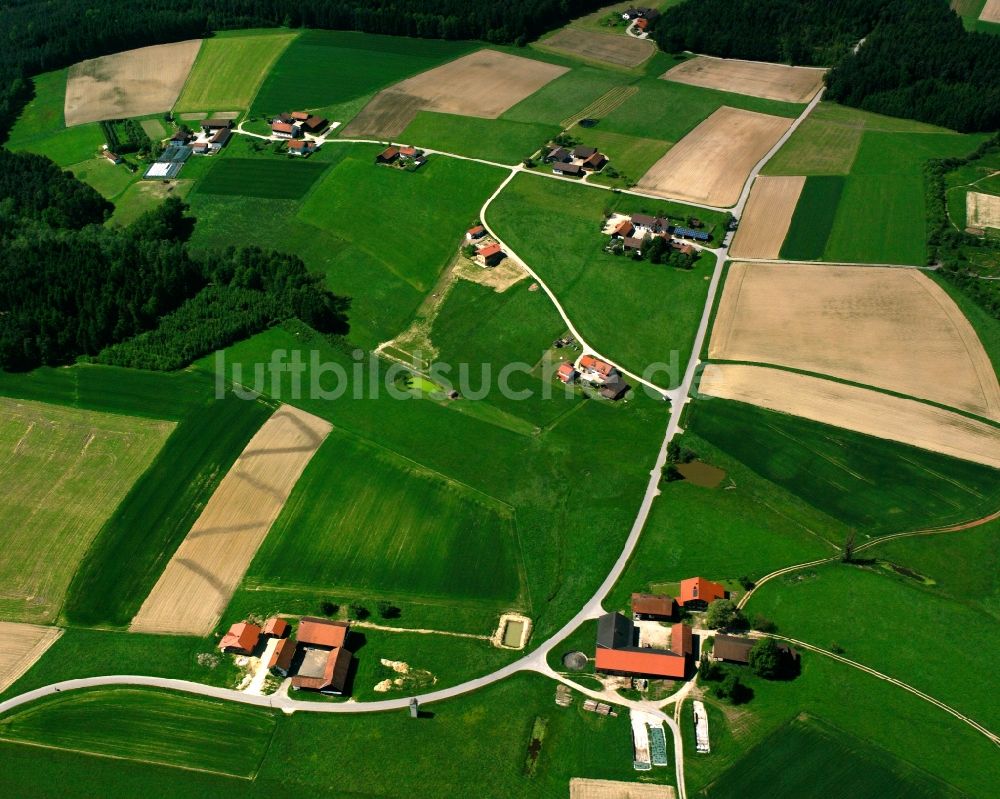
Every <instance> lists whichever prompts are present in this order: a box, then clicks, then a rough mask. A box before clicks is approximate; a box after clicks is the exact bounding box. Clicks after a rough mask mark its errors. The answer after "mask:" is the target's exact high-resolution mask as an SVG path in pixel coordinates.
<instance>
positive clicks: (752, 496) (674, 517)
mask: <svg viewBox="0 0 1000 799" xmlns="http://www.w3.org/2000/svg"><path fill="white" fill-rule="evenodd" d="M713 404H714V401H713ZM686 426H687V425H686ZM695 427H696V428H697V424H695ZM680 443H681V446H682V447H685V448H686V449H689V450H691V451H692V452H694V453H695V454H696V455H697V456H698V458H699V459H701V460H703V461H704V462H706V463H710V464H712V465H713V466H716V467H718V468H720V469H724V470H725V472H726V477H725V479H724V480H723V482H722V483H721V484H720V485H719V486H718V487H717V488H706V487H703V486H698V485H694V484H693V483H690V482H688V481H686V480H680V481H675V482H672V483H664V484H663V485H661V487H660V488H661V491H662V492H663V494H662V496H661V497H660V498H659V499H657V500H656V502H654V503H653V510H652V513H651V514H650V516H649V520H648V521H647V522H646V528H645V529H644V530H643V533H642V538H640V539H639V545H638V547H637V548H636V551H635V554H634V555H633V556H632V560H631V561H630V562H629V565H628V568H627V569H626V570H625V573H624V574H623V575H622V577H621V579H620V580H619V581H618V583H617V584H616V585H615V588H614V590H613V591H612V593H611V595H610V596H609V598H608V600H607V601H606V602H605V607H607V608H616V609H625V608H626V607H627V606H628V602H629V596H630V595H631V594H632V593H633V592H635V591H652V592H656V591H658V590H661V588H660V587H661V586H664V585H667V584H671V583H677V582H679V581H680V580H682V579H684V578H686V577H691V576H693V575H703V576H704V577H707V578H709V579H712V580H717V581H726V582H728V583H729V584H731V585H735V584H736V583H737V581H738V580H739V578H740V577H749V578H750V579H751V580H756V579H759V578H760V577H762V576H763V575H765V574H768V573H769V572H772V571H774V570H775V569H779V568H781V567H783V566H791V565H793V564H796V563H803V562H806V561H810V560H817V559H819V558H824V557H831V556H833V555H836V554H837V552H838V546H839V544H840V543H841V542H842V541H843V538H844V535H845V533H846V531H847V528H846V526H845V525H844V524H843V523H842V522H840V521H838V520H836V519H833V518H831V517H830V516H827V515H826V514H824V513H822V512H821V511H818V510H816V509H815V508H813V507H812V506H810V505H808V504H807V503H806V502H805V501H803V500H802V499H801V498H800V497H798V496H796V495H795V494H793V493H792V492H790V491H788V490H787V489H786V488H783V487H781V486H780V485H778V484H777V483H775V482H773V481H771V480H768V479H767V478H766V477H764V476H762V475H761V474H758V473H757V472H756V471H754V470H753V469H752V468H750V467H748V466H746V465H745V464H743V463H741V462H740V461H738V460H736V459H735V458H733V457H731V456H729V455H727V454H726V453H725V452H723V451H721V450H720V449H718V448H716V447H714V446H713V445H712V444H710V443H708V441H706V440H704V439H702V438H700V437H698V436H697V435H695V434H694V433H690V432H688V433H686V434H685V435H684V437H683V438H682V439H681V441H680Z"/></svg>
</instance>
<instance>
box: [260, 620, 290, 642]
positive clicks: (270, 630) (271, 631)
mask: <svg viewBox="0 0 1000 799" xmlns="http://www.w3.org/2000/svg"><path fill="white" fill-rule="evenodd" d="M260 632H261V635H273V636H274V637H275V638H284V637H285V633H287V632H288V622H287V621H285V620H284V619H279V618H278V617H277V616H272V617H271V618H270V619H268V620H267V621H265V622H264V627H263V629H261V631H260Z"/></svg>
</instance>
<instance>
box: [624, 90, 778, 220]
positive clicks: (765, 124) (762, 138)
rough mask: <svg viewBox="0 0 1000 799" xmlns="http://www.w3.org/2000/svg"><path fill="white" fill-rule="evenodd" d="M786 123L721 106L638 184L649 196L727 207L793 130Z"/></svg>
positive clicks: (774, 117)
mask: <svg viewBox="0 0 1000 799" xmlns="http://www.w3.org/2000/svg"><path fill="white" fill-rule="evenodd" d="M791 124H792V120H791V119H786V118H785V117H776V116H771V115H770V114H758V113H757V112H755V111H743V110H740V109H736V108H729V107H728V106H722V107H721V108H719V109H718V110H716V111H715V113H714V114H712V115H711V116H710V117H709V118H708V119H706V120H705V121H703V122H702V123H701V124H700V125H698V127H696V128H695V129H694V130H692V131H691V132H690V133H689V134H688V135H687V136H685V137H684V138H683V139H681V140H680V142H678V143H677V144H675V145H674V146H673V147H672V148H671V149H670V150H669V151H668V152H667V154H666V155H664V156H663V157H662V158H661V159H660V160H659V161H657V162H656V163H655V164H653V166H652V167H650V169H649V171H648V172H647V173H646V174H645V175H643V176H642V178H640V179H639V186H638V187H639V188H640V189H641V190H643V191H646V192H649V193H650V194H656V195H658V196H661V197H670V198H675V199H678V200H690V201H692V202H696V203H702V204H704V205H713V206H717V207H728V206H731V205H735V203H736V201H737V200H738V199H739V198H740V192H741V191H742V190H743V184H744V183H745V182H746V179H747V178H748V177H749V176H750V171H751V170H752V169H753V168H754V166H755V165H756V164H757V162H758V161H760V159H761V158H763V157H764V156H765V155H766V154H767V151H768V150H770V149H771V148H772V147H773V146H774V145H775V144H776V143H777V142H778V139H780V138H781V136H782V134H784V133H785V131H787V130H788V128H789V127H790V126H791Z"/></svg>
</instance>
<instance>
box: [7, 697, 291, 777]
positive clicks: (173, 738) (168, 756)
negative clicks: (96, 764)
mask: <svg viewBox="0 0 1000 799" xmlns="http://www.w3.org/2000/svg"><path fill="white" fill-rule="evenodd" d="M275 724H276V720H275V718H274V716H273V715H271V714H268V713H266V712H262V711H260V710H258V709H256V708H250V707H247V706H245V705H240V704H237V703H235V702H227V701H224V700H221V699H205V698H202V697H195V696H190V695H185V694H174V693H167V692H163V691H155V690H148V689H141V688H117V687H116V688H103V689H97V690H91V691H86V692H75V691H74V692H71V693H65V694H63V695H62V696H57V697H50V698H46V699H43V700H40V701H39V702H35V703H33V704H31V705H29V706H27V707H24V708H21V709H19V710H16V711H14V712H13V713H11V714H9V715H7V716H5V717H4V718H3V719H0V738H3V739H5V740H8V741H10V740H13V741H19V742H23V743H33V744H35V745H37V746H43V747H51V748H53V749H65V750H69V751H72V752H84V753H87V754H92V755H100V756H104V757H111V758H121V759H124V760H134V761H139V762H142V763H157V764H159V765H164V766H173V767H175V768H180V769H192V770H196V771H208V772H212V773H217V774H226V775H230V776H234V777H243V778H244V779H250V778H252V777H253V776H254V775H255V774H256V772H257V768H258V767H259V766H260V763H261V760H262V759H263V757H264V754H265V752H266V750H267V745H268V743H269V742H270V739H271V735H272V733H273V732H274V728H275Z"/></svg>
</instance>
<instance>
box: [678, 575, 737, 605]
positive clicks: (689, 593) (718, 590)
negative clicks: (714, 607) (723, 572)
mask: <svg viewBox="0 0 1000 799" xmlns="http://www.w3.org/2000/svg"><path fill="white" fill-rule="evenodd" d="M725 597H726V589H725V588H723V587H722V586H721V585H719V584H718V583H713V582H712V581H711V580H706V579H705V578H704V577H689V578H688V579H686V580H681V595H680V596H679V597H678V601H679V602H680V603H681V604H682V605H685V604H687V603H688V602H693V601H695V600H698V601H701V602H714V601H715V600H716V599H725Z"/></svg>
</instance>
